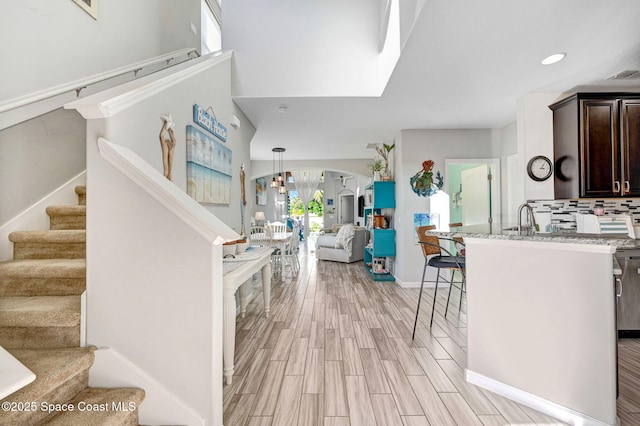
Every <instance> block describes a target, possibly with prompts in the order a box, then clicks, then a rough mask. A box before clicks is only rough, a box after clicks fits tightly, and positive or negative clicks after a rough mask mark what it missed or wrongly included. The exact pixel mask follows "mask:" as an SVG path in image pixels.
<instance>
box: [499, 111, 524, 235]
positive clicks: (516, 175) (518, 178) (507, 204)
mask: <svg viewBox="0 0 640 426" xmlns="http://www.w3.org/2000/svg"><path fill="white" fill-rule="evenodd" d="M494 136H495V137H496V138H497V139H498V140H499V141H500V147H499V150H498V152H499V153H500V165H501V171H502V182H501V185H500V191H501V192H502V194H501V195H502V197H501V198H500V200H501V204H502V206H501V211H502V221H503V223H513V219H514V218H515V212H516V210H517V207H518V205H519V204H520V203H521V202H522V201H524V199H525V198H524V178H523V176H522V173H523V172H522V167H521V166H520V167H519V164H521V163H522V160H521V158H520V157H521V156H522V155H518V124H517V122H516V121H514V122H513V123H510V124H507V125H506V126H504V127H502V128H500V129H496V130H494Z"/></svg>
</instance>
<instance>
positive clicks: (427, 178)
mask: <svg viewBox="0 0 640 426" xmlns="http://www.w3.org/2000/svg"><path fill="white" fill-rule="evenodd" d="M434 165H435V163H434V162H433V160H427V161H423V162H422V170H420V171H419V172H418V173H416V174H415V175H413V176H412V177H411V178H410V179H409V184H410V185H411V189H412V190H413V192H415V193H416V194H418V195H419V196H421V197H430V196H432V195H433V194H435V193H436V192H438V191H440V190H441V189H442V187H443V186H444V182H443V179H442V175H441V174H440V170H438V171H437V172H436V174H435V176H434V175H433V166H434Z"/></svg>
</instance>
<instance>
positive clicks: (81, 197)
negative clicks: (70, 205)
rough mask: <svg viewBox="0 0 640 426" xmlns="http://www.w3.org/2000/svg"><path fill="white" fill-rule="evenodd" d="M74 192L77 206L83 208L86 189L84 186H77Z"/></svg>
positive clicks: (85, 199)
mask: <svg viewBox="0 0 640 426" xmlns="http://www.w3.org/2000/svg"><path fill="white" fill-rule="evenodd" d="M75 191H76V194H77V195H78V204H79V205H81V206H84V205H85V204H86V203H87V187H86V186H85V185H78V186H76V187H75Z"/></svg>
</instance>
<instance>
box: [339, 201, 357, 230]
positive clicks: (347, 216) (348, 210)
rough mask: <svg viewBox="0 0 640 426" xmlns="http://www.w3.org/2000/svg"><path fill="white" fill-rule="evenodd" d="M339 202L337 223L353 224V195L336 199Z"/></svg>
mask: <svg viewBox="0 0 640 426" xmlns="http://www.w3.org/2000/svg"><path fill="white" fill-rule="evenodd" d="M338 201H339V202H340V205H339V206H338V208H339V212H340V214H339V216H338V223H354V222H353V211H354V199H353V194H342V195H340V198H339V199H338Z"/></svg>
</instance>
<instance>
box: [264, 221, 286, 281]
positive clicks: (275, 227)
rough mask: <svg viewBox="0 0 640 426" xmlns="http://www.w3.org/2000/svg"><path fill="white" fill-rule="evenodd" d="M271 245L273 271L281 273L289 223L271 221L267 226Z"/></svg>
mask: <svg viewBox="0 0 640 426" xmlns="http://www.w3.org/2000/svg"><path fill="white" fill-rule="evenodd" d="M265 231H266V234H267V238H268V240H269V243H268V244H269V245H270V246H271V247H273V254H272V255H271V260H272V263H273V272H274V273H279V272H281V271H282V269H283V259H284V251H285V248H286V242H287V241H286V239H285V238H284V237H285V236H286V234H287V224H286V223H282V222H271V223H269V224H268V225H266V226H265Z"/></svg>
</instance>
